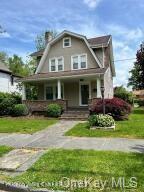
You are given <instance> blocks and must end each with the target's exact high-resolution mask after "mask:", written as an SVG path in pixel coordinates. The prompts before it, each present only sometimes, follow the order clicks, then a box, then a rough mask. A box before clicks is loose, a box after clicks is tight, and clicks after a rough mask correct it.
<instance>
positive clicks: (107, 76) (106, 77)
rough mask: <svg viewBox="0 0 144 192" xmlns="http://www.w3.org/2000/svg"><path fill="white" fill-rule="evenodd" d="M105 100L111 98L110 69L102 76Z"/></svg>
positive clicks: (111, 82) (111, 81)
mask: <svg viewBox="0 0 144 192" xmlns="http://www.w3.org/2000/svg"><path fill="white" fill-rule="evenodd" d="M104 86H105V98H113V94H114V93H113V78H112V74H111V70H110V68H108V70H107V72H106V73H105V75H104Z"/></svg>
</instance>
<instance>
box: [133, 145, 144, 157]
mask: <svg viewBox="0 0 144 192" xmlns="http://www.w3.org/2000/svg"><path fill="white" fill-rule="evenodd" d="M132 149H134V150H136V151H137V152H140V153H144V145H136V146H134V147H132ZM143 156H144V154H143Z"/></svg>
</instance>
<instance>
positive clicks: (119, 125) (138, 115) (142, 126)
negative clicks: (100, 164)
mask: <svg viewBox="0 0 144 192" xmlns="http://www.w3.org/2000/svg"><path fill="white" fill-rule="evenodd" d="M65 135H67V136H78V137H123V138H144V109H142V108H137V109H134V111H133V113H132V114H131V115H130V117H129V120H126V121H117V122H116V130H115V131H114V130H90V129H89V125H88V123H79V124H77V125H75V126H74V127H73V128H72V129H71V130H69V131H68V132H67V133H66V134H65Z"/></svg>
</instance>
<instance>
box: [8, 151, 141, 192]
mask: <svg viewBox="0 0 144 192" xmlns="http://www.w3.org/2000/svg"><path fill="white" fill-rule="evenodd" d="M143 163H144V155H143V154H139V153H122V152H104V151H103V152H98V151H93V150H62V149H57V150H50V151H49V152H48V153H46V154H45V155H44V156H42V157H41V158H40V160H38V161H37V162H36V163H35V164H34V165H33V166H32V167H31V168H30V169H29V170H28V171H27V172H25V173H24V174H23V175H21V176H17V177H15V178H14V179H12V181H13V182H19V183H21V184H23V183H24V184H28V185H29V186H33V187H34V186H37V187H40V188H42V187H43V188H44V187H46V188H50V189H61V190H65V191H100V189H102V185H101V184H100V182H105V187H104V189H105V190H102V191H139V192H140V191H143V189H144V166H143ZM132 177H133V178H132ZM118 179H119V185H118V186H117V187H116V188H114V186H115V185H114V184H115V182H116V184H118ZM80 180H81V182H80ZM60 181H63V182H60ZM64 181H65V182H64ZM83 181H88V182H89V181H90V182H89V183H90V185H89V186H88V185H87V184H86V182H85V185H84V184H83V183H82V182H83ZM124 182H125V183H124ZM136 183H137V187H136V185H135V184H136ZM61 184H62V185H61ZM84 186H85V187H84ZM126 186H127V187H126ZM80 187H81V188H80ZM122 187H123V189H122ZM134 187H136V190H135V189H134ZM128 188H129V189H128Z"/></svg>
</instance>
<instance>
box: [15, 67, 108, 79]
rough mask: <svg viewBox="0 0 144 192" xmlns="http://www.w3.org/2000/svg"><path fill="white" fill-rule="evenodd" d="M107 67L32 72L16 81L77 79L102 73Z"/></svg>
mask: <svg viewBox="0 0 144 192" xmlns="http://www.w3.org/2000/svg"><path fill="white" fill-rule="evenodd" d="M106 70H107V68H91V69H83V70H74V71H63V72H50V73H39V74H34V75H31V76H28V77H25V78H22V79H19V80H18V82H34V81H46V80H55V79H76V78H77V79H78V78H90V77H96V76H99V75H103V74H104V73H105V72H106Z"/></svg>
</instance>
